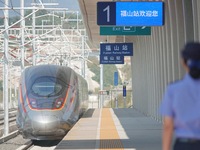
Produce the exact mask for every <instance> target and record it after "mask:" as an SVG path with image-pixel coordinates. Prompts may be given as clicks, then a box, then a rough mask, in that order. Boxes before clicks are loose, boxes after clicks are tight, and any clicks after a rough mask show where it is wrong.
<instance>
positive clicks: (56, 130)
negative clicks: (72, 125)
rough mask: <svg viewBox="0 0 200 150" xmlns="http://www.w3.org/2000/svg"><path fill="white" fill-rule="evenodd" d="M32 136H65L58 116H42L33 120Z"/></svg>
mask: <svg viewBox="0 0 200 150" xmlns="http://www.w3.org/2000/svg"><path fill="white" fill-rule="evenodd" d="M31 124H32V134H33V135H38V136H52V135H55V136H56V135H63V134H65V131H64V130H62V129H61V128H60V120H59V118H57V117H56V116H50V115H42V116H39V117H35V118H34V119H32V123H31Z"/></svg>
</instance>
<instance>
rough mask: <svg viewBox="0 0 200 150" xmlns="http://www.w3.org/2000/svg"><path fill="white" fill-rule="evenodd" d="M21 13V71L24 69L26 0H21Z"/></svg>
mask: <svg viewBox="0 0 200 150" xmlns="http://www.w3.org/2000/svg"><path fill="white" fill-rule="evenodd" d="M20 1H21V3H20V6H21V10H20V14H21V20H22V21H21V71H23V70H24V58H25V57H24V28H25V20H24V19H23V18H24V0H20Z"/></svg>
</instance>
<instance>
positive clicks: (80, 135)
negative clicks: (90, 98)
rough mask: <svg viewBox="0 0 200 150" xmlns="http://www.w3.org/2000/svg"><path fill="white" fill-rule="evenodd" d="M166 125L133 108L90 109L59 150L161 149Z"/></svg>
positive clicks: (58, 146)
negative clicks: (163, 129)
mask: <svg viewBox="0 0 200 150" xmlns="http://www.w3.org/2000/svg"><path fill="white" fill-rule="evenodd" d="M161 132H162V124H161V123H158V122H157V121H155V120H154V119H152V118H150V117H146V116H145V115H143V114H141V113H140V112H138V111H137V110H135V109H133V108H128V109H111V108H103V109H89V110H88V111H87V112H86V113H85V115H84V116H83V117H82V118H81V119H80V120H79V121H78V122H77V123H76V124H75V126H74V127H73V128H72V129H71V130H70V131H69V132H68V134H67V135H66V136H65V137H64V138H63V140H62V141H61V142H60V143H59V144H58V145H57V147H56V148H55V149H56V150H65V149H66V150H70V149H71V150H109V149H112V150H161V141H162V136H161V134H162V133H161Z"/></svg>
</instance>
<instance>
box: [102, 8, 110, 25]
mask: <svg viewBox="0 0 200 150" xmlns="http://www.w3.org/2000/svg"><path fill="white" fill-rule="evenodd" d="M103 11H104V12H105V11H107V22H110V6H109V5H108V6H107V7H106V8H105V9H104V10H103Z"/></svg>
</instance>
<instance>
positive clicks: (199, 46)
mask: <svg viewBox="0 0 200 150" xmlns="http://www.w3.org/2000/svg"><path fill="white" fill-rule="evenodd" d="M182 57H183V58H185V59H194V60H200V43H198V42H189V43H187V44H186V45H185V47H184V49H183V50H182Z"/></svg>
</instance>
